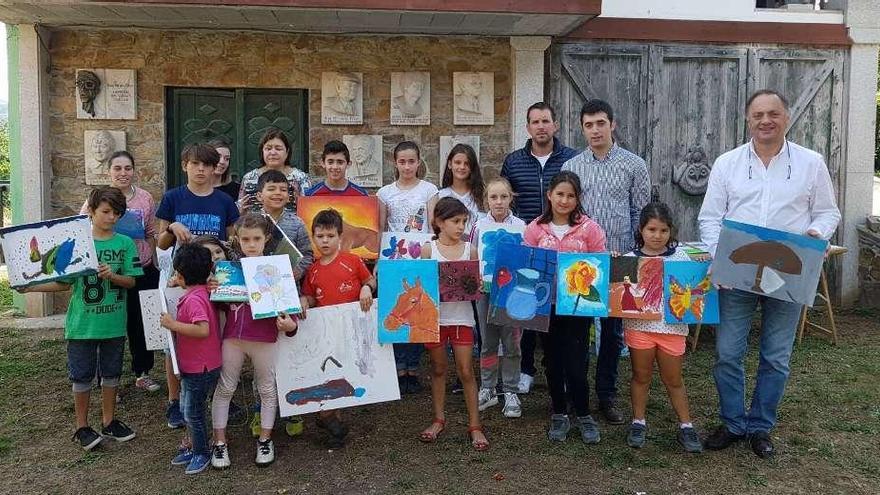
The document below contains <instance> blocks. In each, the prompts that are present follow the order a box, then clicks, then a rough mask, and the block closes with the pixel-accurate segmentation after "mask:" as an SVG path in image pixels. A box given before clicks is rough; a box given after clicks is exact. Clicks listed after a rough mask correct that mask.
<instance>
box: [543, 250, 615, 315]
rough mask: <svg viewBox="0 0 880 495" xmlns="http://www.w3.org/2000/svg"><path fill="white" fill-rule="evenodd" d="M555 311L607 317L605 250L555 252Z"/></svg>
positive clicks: (607, 258)
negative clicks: (598, 251)
mask: <svg viewBox="0 0 880 495" xmlns="http://www.w3.org/2000/svg"><path fill="white" fill-rule="evenodd" d="M558 263H559V264H558V269H557V270H556V314H560V315H569V316H600V317H605V316H608V298H609V287H608V281H609V274H610V272H611V256H610V255H609V254H608V253H559V261H558Z"/></svg>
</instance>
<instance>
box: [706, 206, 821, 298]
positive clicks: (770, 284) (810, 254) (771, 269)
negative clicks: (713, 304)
mask: <svg viewBox="0 0 880 495" xmlns="http://www.w3.org/2000/svg"><path fill="white" fill-rule="evenodd" d="M827 248H828V241H825V240H822V239H816V238H813V237H810V236H806V235H798V234H792V233H790V232H783V231H781V230H773V229H768V228H765V227H759V226H757V225H749V224H746V223H740V222H734V221H731V220H724V222H723V223H722V227H721V235H720V236H719V237H718V246H717V247H716V248H715V258H714V259H713V260H712V283H714V284H716V285H723V286H725V287H731V288H734V289H740V290H744V291H746V292H752V293H754V294H760V295H764V296H768V297H772V298H774V299H780V300H783V301H789V302H796V303H798V304H806V305H808V306H812V305H813V301H814V300H815V299H816V287H817V285H818V284H819V276H820V274H821V273H822V264H823V263H824V261H825V250H826V249H827Z"/></svg>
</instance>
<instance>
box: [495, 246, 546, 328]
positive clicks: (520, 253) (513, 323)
mask: <svg viewBox="0 0 880 495" xmlns="http://www.w3.org/2000/svg"><path fill="white" fill-rule="evenodd" d="M555 289H556V251H553V250H550V249H541V248H535V247H529V246H522V245H516V244H500V245H499V246H498V258H497V260H496V263H495V276H494V277H493V279H492V288H491V290H490V293H489V323H494V324H496V325H502V326H506V327H517V328H526V329H529V330H538V331H540V332H546V331H547V330H548V328H549V326H550V307H551V304H552V303H553V301H554V299H555V292H556V290H555Z"/></svg>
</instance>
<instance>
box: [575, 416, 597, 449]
mask: <svg viewBox="0 0 880 495" xmlns="http://www.w3.org/2000/svg"><path fill="white" fill-rule="evenodd" d="M578 426H579V427H580V429H581V440H583V441H584V443H586V444H594V443H599V439H600V438H601V437H600V436H599V425H597V424H596V420H594V419H593V417H592V416H589V415H587V416H578Z"/></svg>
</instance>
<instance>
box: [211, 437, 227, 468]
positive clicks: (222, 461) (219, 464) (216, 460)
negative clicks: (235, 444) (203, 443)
mask: <svg viewBox="0 0 880 495" xmlns="http://www.w3.org/2000/svg"><path fill="white" fill-rule="evenodd" d="M230 464H232V462H231V461H230V460H229V447H228V446H227V445H226V444H225V443H218V444H215V445H214V449H213V452H211V465H212V466H214V467H215V468H217V469H226V468H228V467H229V465H230Z"/></svg>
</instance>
